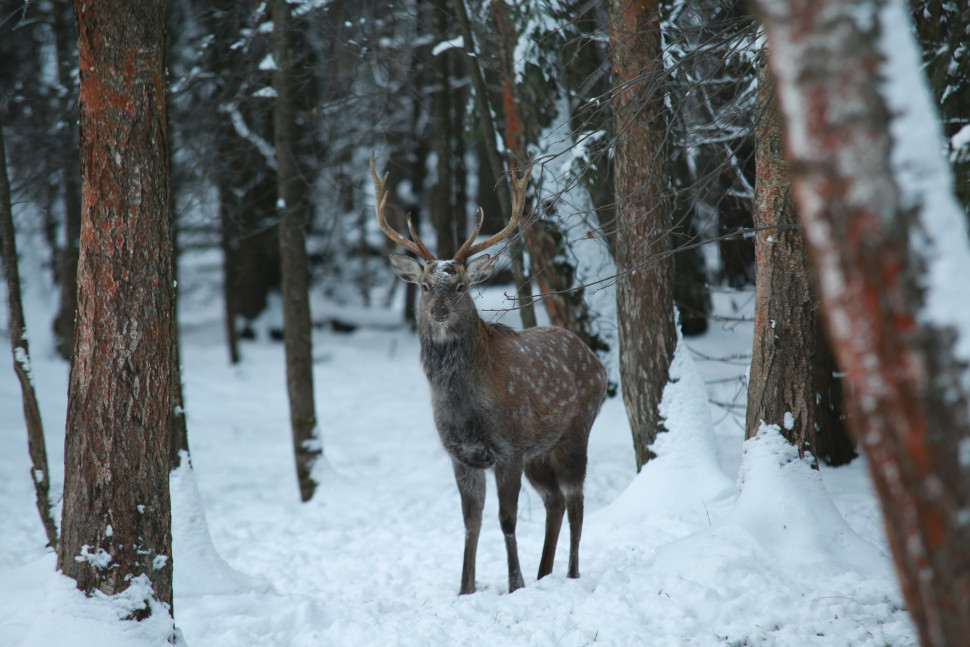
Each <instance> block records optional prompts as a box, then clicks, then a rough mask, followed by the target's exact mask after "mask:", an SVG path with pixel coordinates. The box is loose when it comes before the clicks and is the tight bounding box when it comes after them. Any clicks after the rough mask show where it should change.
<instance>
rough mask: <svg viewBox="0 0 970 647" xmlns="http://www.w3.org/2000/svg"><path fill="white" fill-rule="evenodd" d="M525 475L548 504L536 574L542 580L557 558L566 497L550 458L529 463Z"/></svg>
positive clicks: (540, 458)
mask: <svg viewBox="0 0 970 647" xmlns="http://www.w3.org/2000/svg"><path fill="white" fill-rule="evenodd" d="M525 475H526V478H528V479H529V483H531V484H532V487H534V488H535V490H536V492H538V493H539V496H540V497H542V502H543V503H544V504H545V506H546V538H545V541H544V542H543V544H542V558H541V559H540V560H539V574H538V575H537V576H536V579H540V580H541V579H542V578H543V577H545V576H546V575H549V573H551V572H552V564H553V562H554V561H555V559H556V544H557V543H559V531H560V530H561V529H562V518H563V514H564V513H565V512H566V498H565V497H564V496H563V493H562V489H561V488H560V486H559V477H558V476H557V475H556V470H555V468H554V467H553V464H552V463H551V462H550V461H549V460H548V458H546V457H541V456H540V457H539V458H537V459H535V460H532V461H530V462H529V463H527V464H526V466H525Z"/></svg>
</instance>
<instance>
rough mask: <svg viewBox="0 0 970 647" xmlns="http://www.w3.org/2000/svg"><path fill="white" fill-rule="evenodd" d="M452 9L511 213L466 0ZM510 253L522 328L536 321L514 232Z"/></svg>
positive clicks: (496, 182) (505, 207) (492, 162)
mask: <svg viewBox="0 0 970 647" xmlns="http://www.w3.org/2000/svg"><path fill="white" fill-rule="evenodd" d="M454 5H455V13H456V14H457V15H458V28H459V30H460V31H461V36H462V38H463V39H464V41H465V60H466V61H467V62H468V76H470V77H471V79H472V88H473V91H474V93H475V106H476V108H477V109H478V118H479V123H480V124H481V127H482V133H483V135H482V138H483V144H482V145H483V146H484V148H485V155H486V157H487V159H488V165H489V167H490V168H491V169H492V179H493V186H495V187H496V189H497V191H498V201H499V204H500V205H501V207H502V212H503V213H507V214H509V216H510V217H511V214H512V198H511V197H510V195H509V189H508V187H507V185H506V184H505V181H504V179H503V178H504V176H505V167H504V166H503V165H502V160H501V158H500V156H499V153H498V148H497V143H496V142H497V141H498V140H497V139H496V132H497V131H496V130H495V121H494V120H493V119H492V109H491V107H490V106H489V103H488V90H487V89H486V87H485V77H484V75H483V73H482V69H481V67H480V66H479V64H478V54H477V53H476V52H475V41H474V39H473V37H472V29H471V21H470V20H469V19H468V10H467V9H466V8H465V0H454ZM510 252H511V257H512V274H513V275H514V277H515V287H516V290H517V291H518V308H519V315H520V316H521V317H522V326H523V327H524V328H534V327H535V325H536V313H535V307H534V305H533V303H532V285H531V279H530V278H529V277H528V276H526V272H525V265H524V262H523V256H522V242H521V239H520V238H519V237H518V236H516V237H514V238H513V239H512V241H511V243H510Z"/></svg>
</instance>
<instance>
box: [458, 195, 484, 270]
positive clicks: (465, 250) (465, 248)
mask: <svg viewBox="0 0 970 647" xmlns="http://www.w3.org/2000/svg"><path fill="white" fill-rule="evenodd" d="M484 221H485V212H484V211H483V210H482V208H481V207H479V208H478V222H477V223H476V224H475V231H473V232H472V234H471V236H469V237H468V239H467V240H466V241H465V242H464V243H462V245H461V247H459V248H458V251H457V252H455V260H456V261H464V260H465V259H467V258H468V257H469V256H471V255H472V254H474V253H475V252H474V251H472V249H471V247H472V243H473V242H475V239H476V238H478V233H479V232H480V231H481V230H482V222H484Z"/></svg>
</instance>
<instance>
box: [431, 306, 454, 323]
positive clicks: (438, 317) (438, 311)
mask: <svg viewBox="0 0 970 647" xmlns="http://www.w3.org/2000/svg"><path fill="white" fill-rule="evenodd" d="M449 313H450V311H449V310H448V306H441V305H439V306H434V307H432V308H431V316H432V317H434V320H435V321H444V320H445V319H447V318H448V315H449Z"/></svg>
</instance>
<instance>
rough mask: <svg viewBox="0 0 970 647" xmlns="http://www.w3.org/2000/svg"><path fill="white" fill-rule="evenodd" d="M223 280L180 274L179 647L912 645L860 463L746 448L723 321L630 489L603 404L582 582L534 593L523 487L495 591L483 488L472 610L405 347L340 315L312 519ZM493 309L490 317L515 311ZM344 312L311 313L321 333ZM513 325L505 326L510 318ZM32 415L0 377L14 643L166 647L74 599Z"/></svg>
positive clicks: (693, 356) (31, 313) (45, 310)
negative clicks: (462, 591) (47, 526)
mask: <svg viewBox="0 0 970 647" xmlns="http://www.w3.org/2000/svg"><path fill="white" fill-rule="evenodd" d="M210 260H212V261H213V262H212V263H207V262H205V259H203V262H201V263H197V264H196V266H195V268H194V271H192V270H190V271H189V272H188V274H187V275H186V273H185V272H183V279H182V283H181V285H182V287H183V295H182V300H181V308H182V310H181V318H182V319H181V321H182V337H181V339H182V344H183V348H182V355H183V361H184V373H183V377H184V383H185V399H186V403H187V409H188V423H189V438H190V445H191V450H192V464H193V466H194V470H191V471H190V470H182V471H180V472H178V473H177V474H176V475H175V476H174V477H173V480H172V496H173V533H174V551H173V552H174V555H173V559H174V565H175V605H174V606H175V609H174V611H175V623H176V626H177V627H178V629H179V630H180V632H181V636H182V638H183V639H184V643H185V644H187V645H190V646H192V647H255V646H260V647H262V646H267V647H269V646H274V647H275V646H293V647H296V646H311V645H319V646H324V645H326V646H330V645H348V646H355V647H357V646H363V645H374V646H380V647H386V646H388V645H415V646H417V645H431V646H451V645H503V646H504V645H562V646H580V645H593V644H596V645H650V646H663V645H671V646H679V645H751V646H753V645H779V646H781V645H785V646H792V647H796V646H797V647H804V646H806V645H826V646H848V645H851V646H860V645H872V646H873V647H884V646H886V645H892V646H903V645H915V644H916V643H917V639H916V635H915V632H914V629H913V627H912V624H911V622H910V619H909V616H908V614H907V613H906V611H905V610H904V609H903V608H902V607H903V601H902V597H901V595H900V593H899V589H898V585H897V584H896V581H895V578H894V574H893V571H892V566H891V562H890V559H889V557H888V556H887V550H886V544H885V540H884V537H883V534H882V521H881V517H880V512H879V509H878V505H877V502H876V500H875V497H874V494H873V492H872V489H871V486H870V484H869V481H868V477H867V473H866V469H865V465H864V464H863V460H862V459H858V460H857V461H855V462H854V463H853V464H852V465H850V466H848V467H843V468H838V469H832V468H826V467H824V466H823V468H822V470H821V472H820V473H819V472H813V471H812V470H810V469H809V468H808V466H807V465H806V464H805V463H804V462H802V461H800V460H799V459H798V458H797V456H796V455H794V454H793V452H792V450H791V448H790V447H789V446H788V445H787V444H786V443H785V442H783V441H782V440H781V439H780V437H779V436H778V435H777V434H776V433H775V432H773V431H772V430H770V429H766V430H765V431H764V433H763V434H762V435H761V436H759V437H758V438H756V439H754V440H752V441H749V442H748V443H747V444H745V443H744V442H743V436H744V432H743V428H742V421H743V414H744V411H743V404H744V401H745V393H744V386H743V379H741V378H743V376H744V374H745V371H746V369H747V361H746V360H745V359H744V357H743V356H744V355H746V354H749V353H750V347H751V326H750V324H747V323H738V322H734V321H723V322H715V323H714V325H713V327H712V331H711V332H710V333H708V334H707V335H706V336H704V337H703V338H700V339H691V340H687V342H686V346H684V347H682V348H681V351H680V353H679V355H678V358H677V360H676V362H675V366H674V371H675V372H676V377H677V378H678V380H677V382H676V383H675V384H674V386H673V387H672V388H671V389H669V390H668V393H667V395H666V396H665V401H664V408H665V411H666V413H667V415H668V418H669V425H670V427H671V432H670V433H669V434H667V435H665V436H664V437H662V438H661V440H660V441H659V444H658V447H657V450H658V453H659V454H660V455H661V458H659V459H657V460H655V461H653V462H651V463H650V464H648V466H647V467H646V468H645V469H644V470H643V472H642V473H641V474H640V475H636V473H635V467H634V458H633V452H632V446H631V441H630V432H629V428H628V424H627V421H626V416H625V413H624V411H623V406H622V402H621V401H620V399H619V398H614V399H611V400H609V401H607V402H606V404H605V405H604V407H603V410H602V413H601V414H600V417H599V419H598V420H597V422H596V425H595V426H594V428H593V432H592V437H591V441H590V452H589V454H590V462H589V476H588V479H587V482H586V510H587V514H586V523H585V527H584V531H583V541H582V546H581V550H580V570H581V572H582V577H581V578H580V579H579V580H568V579H566V577H565V561H566V554H567V552H568V541H567V540H566V538H567V534H568V533H567V532H564V533H563V536H562V537H561V538H560V546H559V552H558V554H557V561H556V567H555V569H554V572H553V575H552V576H550V577H548V578H545V579H543V580H542V581H540V582H537V581H535V580H534V579H532V578H531V577H529V576H530V575H532V574H534V572H535V571H536V570H537V568H538V561H539V553H540V550H541V544H542V535H543V523H544V509H543V506H542V503H541V501H540V500H539V498H538V496H537V495H536V494H535V492H534V491H532V490H531V489H530V488H529V487H528V486H527V485H525V486H524V487H523V490H522V495H521V497H520V502H519V522H518V538H519V554H520V559H521V561H522V567H523V570H524V571H525V573H526V576H527V578H526V587H525V588H524V589H522V590H519V591H517V592H516V593H514V594H512V595H509V594H508V593H507V573H506V563H505V549H504V542H503V540H502V535H501V531H500V529H499V526H498V520H497V504H496V500H495V495H494V482H492V481H491V478H490V479H489V494H488V500H487V503H486V521H485V524H484V528H483V531H482V538H481V542H480V546H479V552H478V573H477V575H478V587H479V591H478V592H477V593H475V594H474V595H470V596H462V597H459V596H458V595H457V593H458V585H459V576H460V572H461V552H462V542H463V534H464V531H463V527H462V521H461V513H460V509H459V501H458V493H457V490H456V488H455V485H454V483H453V479H452V472H451V466H450V462H449V459H448V457H447V456H446V455H445V453H444V451H443V450H442V448H441V447H440V445H439V442H438V438H437V435H436V433H435V431H434V427H433V424H432V420H431V410H430V404H429V400H428V391H427V386H426V383H425V379H424V376H423V374H422V372H421V369H420V367H419V363H418V344H417V339H416V338H415V336H414V335H413V334H412V333H411V332H409V331H407V330H405V329H403V328H400V327H397V326H395V323H396V321H397V314H396V313H397V310H393V311H384V310H375V311H371V312H367V311H360V310H358V311H348V310H346V309H344V310H339V314H340V316H342V317H343V318H345V319H351V320H356V321H359V322H361V323H366V324H368V325H367V326H363V327H361V328H359V329H358V330H357V331H356V332H355V333H352V334H337V333H334V332H329V331H327V330H320V331H318V332H317V334H316V337H315V339H314V355H315V360H316V364H315V373H314V379H315V389H316V403H317V410H318V415H319V419H320V426H321V429H322V434H323V440H324V446H325V453H326V465H325V469H323V470H322V471H321V475H322V480H323V483H322V486H321V488H320V490H319V491H318V493H317V494H316V496H315V497H314V500H313V501H311V502H310V503H307V504H301V503H299V500H298V499H299V497H298V491H297V485H296V480H295V476H294V468H293V457H292V449H291V444H290V431H289V427H288V422H287V402H286V393H285V386H284V372H283V369H284V367H283V349H282V345H281V344H279V343H277V342H272V341H269V340H267V338H266V336H265V335H263V336H261V337H260V338H259V339H257V340H255V341H247V342H244V344H243V347H242V355H243V361H242V363H241V364H240V365H238V366H230V365H229V364H228V361H227V352H226V349H225V345H224V342H223V334H222V322H221V318H220V317H221V310H220V306H219V299H218V295H217V294H216V293H215V289H216V288H215V287H213V284H214V283H216V282H217V278H215V277H218V269H217V267H218V265H217V262H215V261H217V259H210ZM25 282H26V283H27V285H26V286H25V287H26V294H27V305H28V310H27V318H28V325H30V326H32V331H33V332H34V333H35V334H34V335H32V337H31V343H32V350H33V366H34V379H35V383H36V387H37V391H38V395H39V398H40V402H41V406H42V413H43V417H44V424H45V429H46V434H47V443H48V453H49V460H50V464H51V467H52V472H53V488H52V493H54V495H55V497H56V498H57V500H58V501H59V500H60V490H61V487H62V483H63V464H62V463H63V436H64V419H65V411H66V401H67V394H66V389H67V365H66V364H65V363H64V362H61V361H58V360H56V359H54V357H53V352H52V348H51V340H50V339H49V336H48V335H47V332H46V331H47V329H48V322H49V321H50V320H51V312H52V309H53V305H54V304H53V301H54V295H53V294H52V293H50V292H49V291H48V290H47V288H46V284H45V281H44V279H42V278H41V277H40V276H38V275H36V273H35V274H34V275H33V276H28V278H27V280H26V281H25ZM0 292H2V289H0ZM480 298H482V300H483V303H487V304H490V305H489V306H488V307H495V306H500V305H501V300H502V290H501V289H492V290H488V291H486V292H485V293H484V294H482V295H481V296H480ZM750 303H751V295H750V294H746V293H736V294H720V295H717V307H718V310H719V312H720V313H721V314H723V315H730V316H737V315H744V314H747V315H749V316H750V308H751V305H750ZM3 310H4V312H3V314H2V315H0V330H2V329H5V328H6V323H5V320H6V313H5V308H4V309H3ZM337 313H338V311H337V310H335V307H334V306H332V305H331V304H327V303H324V302H316V303H315V304H314V315H315V317H316V318H318V319H321V320H322V319H325V318H326V317H328V316H330V315H332V314H337ZM487 316H488V317H492V316H494V314H493V313H489V314H488V315H487ZM503 321H506V322H507V323H515V324H517V316H516V315H515V314H514V313H511V314H508V315H506V316H505V317H504V319H503ZM739 355H740V356H741V357H740V358H738V356H739ZM709 358H716V359H718V360H719V361H714V360H712V359H709ZM725 358H727V359H725ZM732 358H733V359H732ZM0 365H2V363H0ZM712 402H714V403H717V404H711V403H712ZM732 404H733V405H735V406H734V407H733V408H732V407H730V406H724V405H732ZM20 407H21V404H20V391H19V387H18V384H17V381H16V379H15V377H14V374H13V371H12V370H2V371H0V510H2V511H3V514H0V647H8V646H14V645H31V646H37V645H43V646H47V645H72V646H75V647H87V646H88V645H92V646H93V645H98V646H99V647H106V646H108V645H118V646H121V645H125V646H126V647H127V646H139V645H147V644H152V643H151V640H152V637H153V636H157V635H159V634H158V630H159V627H158V626H157V625H156V626H153V625H150V624H145V623H142V625H141V626H139V625H137V624H136V623H132V622H118V621H116V620H114V618H116V617H117V614H118V612H119V611H118V609H121V608H123V606H124V601H123V600H97V599H95V600H87V599H84V598H83V597H82V596H80V595H79V594H77V593H76V591H75V590H74V589H73V587H72V586H71V582H70V581H69V580H66V579H65V578H63V577H61V576H58V575H56V574H55V558H54V555H53V554H51V553H50V552H49V551H47V550H45V549H44V543H45V542H44V533H43V530H42V527H41V525H40V522H39V520H38V516H37V513H36V509H35V507H34V500H33V496H34V495H33V487H32V484H31V481H30V473H29V460H28V457H27V449H26V433H25V431H24V424H23V418H22V413H21V408H20ZM58 515H59V508H58ZM153 632H154V633H153Z"/></svg>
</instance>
